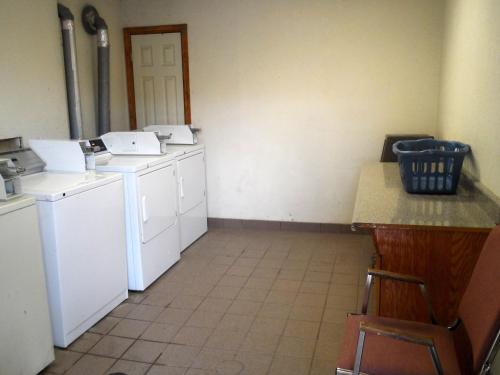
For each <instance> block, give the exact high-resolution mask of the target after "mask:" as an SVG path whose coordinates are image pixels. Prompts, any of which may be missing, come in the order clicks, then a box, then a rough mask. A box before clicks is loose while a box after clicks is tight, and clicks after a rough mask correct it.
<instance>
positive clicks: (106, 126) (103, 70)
mask: <svg viewBox="0 0 500 375" xmlns="http://www.w3.org/2000/svg"><path fill="white" fill-rule="evenodd" d="M82 22H83V27H84V29H85V30H86V31H87V32H88V33H89V34H91V35H97V81H98V83H97V88H98V94H97V96H98V98H97V112H98V114H97V133H98V135H102V134H105V133H108V132H109V131H110V130H111V126H110V120H109V118H110V102H109V37H108V25H106V21H104V19H102V18H101V17H100V16H99V13H98V12H97V10H96V9H95V8H94V7H93V6H90V5H88V6H86V7H85V8H83V11H82Z"/></svg>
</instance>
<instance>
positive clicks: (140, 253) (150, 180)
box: [96, 153, 180, 291]
mask: <svg viewBox="0 0 500 375" xmlns="http://www.w3.org/2000/svg"><path fill="white" fill-rule="evenodd" d="M175 163H176V162H175V160H174V158H173V157H172V156H171V155H163V156H137V155H134V156H123V155H111V154H110V153H103V154H101V155H98V156H97V157H96V170H97V171H101V172H103V171H106V172H120V173H121V174H122V175H123V179H124V183H125V214H126V226H127V259H128V287H129V289H130V290H139V291H142V290H144V289H146V288H147V287H148V286H149V285H150V284H151V283H152V282H153V281H155V280H156V279H157V278H158V277H159V276H161V275H162V274H163V273H164V272H165V271H167V270H168V269H169V268H170V267H172V266H173V265H174V264H175V263H176V262H177V261H178V260H179V259H180V244H179V221H178V208H177V183H176V165H175Z"/></svg>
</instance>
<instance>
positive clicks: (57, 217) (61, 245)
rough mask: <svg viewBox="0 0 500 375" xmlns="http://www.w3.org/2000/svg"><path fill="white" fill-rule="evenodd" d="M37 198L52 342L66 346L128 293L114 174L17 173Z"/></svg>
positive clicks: (118, 185) (117, 177)
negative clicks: (24, 174) (23, 174)
mask: <svg viewBox="0 0 500 375" xmlns="http://www.w3.org/2000/svg"><path fill="white" fill-rule="evenodd" d="M22 185H23V189H24V192H25V193H27V194H30V195H33V196H34V197H35V198H36V200H37V207H38V215H39V222H40V228H41V237H42V244H43V256H44V264H45V272H46V275H47V287H48V296H49V307H50V315H51V320H52V332H53V336H54V343H55V345H56V346H59V347H67V346H68V345H69V344H70V343H71V342H72V341H74V340H75V339H76V338H77V337H78V336H80V335H81V334H82V333H84V332H85V331H86V330H87V329H89V328H90V327H92V326H93V325H94V324H95V323H96V322H97V321H99V320H100V319H102V318H103V317H104V316H105V315H106V314H108V313H109V312H110V311H111V310H113V309H114V308H115V307H116V306H118V305H119V304H120V303H121V302H122V301H124V300H125V299H126V298H127V297H128V290H127V258H126V251H125V249H126V240H125V239H126V235H125V220H124V217H125V216H124V214H125V212H124V211H125V209H124V203H123V180H122V176H121V175H120V174H118V173H95V172H84V173H55V172H42V173H36V174H32V175H28V176H24V177H22Z"/></svg>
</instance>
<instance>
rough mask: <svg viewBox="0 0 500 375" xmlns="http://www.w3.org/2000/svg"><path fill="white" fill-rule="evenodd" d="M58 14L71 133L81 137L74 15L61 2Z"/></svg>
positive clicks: (75, 136)
mask: <svg viewBox="0 0 500 375" xmlns="http://www.w3.org/2000/svg"><path fill="white" fill-rule="evenodd" d="M57 14H58V15H59V18H60V20H61V30H62V39H63V54H64V72H65V76H66V95H67V98H68V115H69V134H70V137H71V139H80V138H81V137H82V108H81V103H80V88H79V86H78V69H77V66H76V43H75V23H74V17H73V14H72V13H71V11H70V10H69V9H68V8H66V7H65V6H64V5H61V4H57Z"/></svg>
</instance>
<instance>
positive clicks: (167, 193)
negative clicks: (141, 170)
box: [138, 165, 177, 243]
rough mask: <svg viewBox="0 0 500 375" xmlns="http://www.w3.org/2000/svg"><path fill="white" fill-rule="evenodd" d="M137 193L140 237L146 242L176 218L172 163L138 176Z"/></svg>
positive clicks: (173, 222)
mask: <svg viewBox="0 0 500 375" xmlns="http://www.w3.org/2000/svg"><path fill="white" fill-rule="evenodd" d="M138 194H139V196H138V199H139V212H140V214H139V216H140V218H139V219H140V223H141V239H142V243H147V242H148V241H149V240H151V239H152V238H154V237H156V236H157V235H158V234H160V233H161V232H163V231H164V230H166V229H167V228H169V227H170V226H172V225H174V224H175V221H176V219H177V217H176V199H175V197H176V196H177V194H176V180H175V175H174V167H173V165H169V166H167V167H164V168H161V169H158V170H156V171H153V172H150V173H146V174H144V175H142V176H139V178H138Z"/></svg>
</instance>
